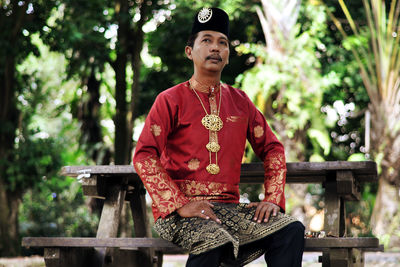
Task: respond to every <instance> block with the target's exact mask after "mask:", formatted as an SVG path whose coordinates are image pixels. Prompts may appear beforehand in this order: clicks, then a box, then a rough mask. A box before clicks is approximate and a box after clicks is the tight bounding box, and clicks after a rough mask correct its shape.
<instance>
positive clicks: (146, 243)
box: [22, 237, 380, 249]
mask: <svg viewBox="0 0 400 267" xmlns="http://www.w3.org/2000/svg"><path fill="white" fill-rule="evenodd" d="M22 246H23V247H114V248H150V247H151V248H156V249H158V248H178V249H179V247H178V246H176V245H175V244H173V243H171V242H169V241H166V240H163V239H160V238H94V237H24V238H23V239H22ZM305 247H306V248H318V249H322V248H380V245H379V239H378V238H375V237H340V238H336V237H324V238H306V239H305Z"/></svg>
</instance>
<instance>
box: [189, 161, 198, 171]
mask: <svg viewBox="0 0 400 267" xmlns="http://www.w3.org/2000/svg"><path fill="white" fill-rule="evenodd" d="M199 167H200V161H199V160H198V159H191V160H189V162H188V168H189V169H190V170H192V171H194V170H197V169H198V168H199Z"/></svg>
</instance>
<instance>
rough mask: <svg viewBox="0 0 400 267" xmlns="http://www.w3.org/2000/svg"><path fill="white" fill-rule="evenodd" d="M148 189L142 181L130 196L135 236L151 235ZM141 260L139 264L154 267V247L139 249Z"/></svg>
mask: <svg viewBox="0 0 400 267" xmlns="http://www.w3.org/2000/svg"><path fill="white" fill-rule="evenodd" d="M145 195H146V190H145V189H144V186H143V184H142V183H141V182H137V183H135V184H134V189H133V192H132V195H131V198H130V200H129V201H130V206H131V211H132V217H133V225H134V228H135V237H151V229H150V226H149V220H148V216H147V211H146V198H145ZM138 254H139V255H140V256H139V257H138V258H140V262H138V264H137V266H141V267H152V266H154V260H153V259H159V257H158V258H156V257H155V252H154V249H149V248H147V249H139V251H138ZM139 264H140V265H139Z"/></svg>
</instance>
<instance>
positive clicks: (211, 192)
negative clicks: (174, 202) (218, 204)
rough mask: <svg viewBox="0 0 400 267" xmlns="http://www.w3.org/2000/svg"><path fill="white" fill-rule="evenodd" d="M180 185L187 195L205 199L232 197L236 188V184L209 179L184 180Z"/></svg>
mask: <svg viewBox="0 0 400 267" xmlns="http://www.w3.org/2000/svg"><path fill="white" fill-rule="evenodd" d="M178 187H179V189H180V190H181V191H182V192H183V193H184V194H185V195H186V196H187V197H201V198H204V199H213V198H214V199H215V198H218V199H224V198H231V197H232V196H231V194H232V192H234V191H235V190H236V188H235V186H234V185H230V184H224V183H217V182H208V181H184V182H181V183H178Z"/></svg>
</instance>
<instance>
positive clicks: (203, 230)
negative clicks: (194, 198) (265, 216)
mask: <svg viewBox="0 0 400 267" xmlns="http://www.w3.org/2000/svg"><path fill="white" fill-rule="evenodd" d="M213 205H214V208H213V211H214V213H215V214H216V216H217V217H218V218H219V219H220V220H221V222H222V224H219V223H217V222H215V221H213V220H211V219H210V220H205V219H202V218H198V217H192V218H182V217H180V216H179V215H178V214H177V213H173V214H171V215H170V216H168V217H167V218H165V219H162V218H159V219H158V220H157V221H156V223H155V229H156V231H157V232H158V233H159V235H160V237H161V238H163V239H166V240H168V241H171V242H173V243H174V244H176V245H178V246H180V247H182V248H184V249H186V250H188V251H189V253H190V254H200V253H203V252H206V251H209V250H211V249H214V248H217V247H220V246H222V245H225V244H232V246H231V247H232V253H228V254H227V256H226V257H224V258H223V263H222V264H223V265H224V264H227V265H232V264H234V265H239V266H243V265H245V264H247V263H249V262H251V261H253V260H255V259H257V258H258V257H260V256H261V255H263V254H264V253H265V249H263V248H260V247H252V246H245V247H246V249H241V248H243V245H246V244H249V243H252V242H254V241H257V240H260V239H262V238H264V237H266V236H269V235H270V234H272V233H275V232H276V231H278V230H280V229H282V228H283V227H285V226H287V225H288V224H290V223H292V222H295V221H297V219H296V218H294V217H291V216H289V215H287V214H284V213H280V212H279V213H278V214H277V216H271V217H270V218H269V221H268V222H262V223H257V222H255V221H253V218H254V213H255V210H256V207H252V208H247V207H246V205H247V204H244V203H240V204H235V203H213ZM228 255H229V256H228Z"/></svg>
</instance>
